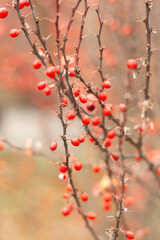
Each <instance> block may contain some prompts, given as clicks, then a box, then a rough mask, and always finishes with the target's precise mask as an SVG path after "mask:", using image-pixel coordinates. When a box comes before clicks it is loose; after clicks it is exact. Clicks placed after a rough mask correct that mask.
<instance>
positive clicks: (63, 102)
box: [62, 97, 68, 107]
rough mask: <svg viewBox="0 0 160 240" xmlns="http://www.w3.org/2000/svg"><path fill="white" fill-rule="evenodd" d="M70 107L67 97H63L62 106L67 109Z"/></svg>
mask: <svg viewBox="0 0 160 240" xmlns="http://www.w3.org/2000/svg"><path fill="white" fill-rule="evenodd" d="M67 105H68V100H67V98H65V97H62V106H63V107H66V106H67Z"/></svg>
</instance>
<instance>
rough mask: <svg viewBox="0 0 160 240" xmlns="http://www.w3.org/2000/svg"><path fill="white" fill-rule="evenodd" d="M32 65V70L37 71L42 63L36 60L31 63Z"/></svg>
mask: <svg viewBox="0 0 160 240" xmlns="http://www.w3.org/2000/svg"><path fill="white" fill-rule="evenodd" d="M32 65H33V68H34V69H39V68H40V67H41V66H42V62H41V60H39V59H37V60H35V61H34V62H33V64H32Z"/></svg>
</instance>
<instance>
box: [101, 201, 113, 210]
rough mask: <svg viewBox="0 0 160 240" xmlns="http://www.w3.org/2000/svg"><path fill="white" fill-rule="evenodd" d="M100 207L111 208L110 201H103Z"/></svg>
mask: <svg viewBox="0 0 160 240" xmlns="http://www.w3.org/2000/svg"><path fill="white" fill-rule="evenodd" d="M102 208H103V209H104V210H109V209H111V203H110V202H104V203H103V205H102Z"/></svg>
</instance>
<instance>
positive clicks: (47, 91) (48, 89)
mask: <svg viewBox="0 0 160 240" xmlns="http://www.w3.org/2000/svg"><path fill="white" fill-rule="evenodd" d="M51 92H52V89H51V88H50V87H47V88H46V89H45V90H44V94H45V95H46V96H49V95H50V94H51Z"/></svg>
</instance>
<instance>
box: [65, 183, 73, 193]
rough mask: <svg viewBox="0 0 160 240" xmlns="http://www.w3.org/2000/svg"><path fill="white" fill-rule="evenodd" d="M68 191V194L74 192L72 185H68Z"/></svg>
mask: <svg viewBox="0 0 160 240" xmlns="http://www.w3.org/2000/svg"><path fill="white" fill-rule="evenodd" d="M66 190H67V191H68V192H72V191H73V188H72V185H71V184H69V183H68V184H67V185H66Z"/></svg>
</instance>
